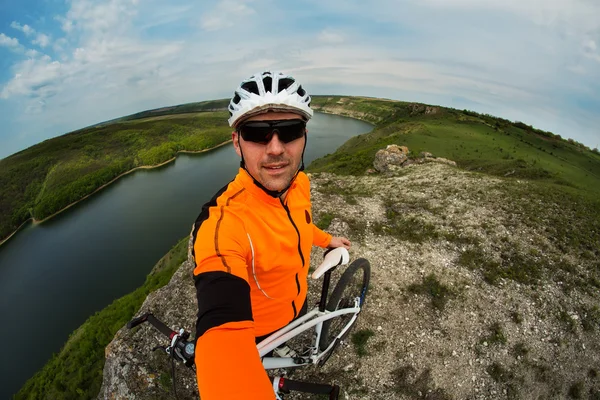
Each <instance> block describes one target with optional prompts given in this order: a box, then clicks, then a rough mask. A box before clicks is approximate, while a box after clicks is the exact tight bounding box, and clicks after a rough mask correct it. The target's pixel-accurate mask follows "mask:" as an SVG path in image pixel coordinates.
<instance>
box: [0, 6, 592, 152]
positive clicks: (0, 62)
mask: <svg viewBox="0 0 600 400" xmlns="http://www.w3.org/2000/svg"><path fill="white" fill-rule="evenodd" d="M265 69H275V70H282V71H284V72H286V73H290V74H292V75H294V76H295V77H296V78H297V79H298V80H299V81H300V82H301V83H302V84H303V86H304V87H305V88H306V89H307V90H308V91H309V93H312V94H348V95H365V96H375V97H386V98H392V99H398V100H405V101H418V102H423V103H428V104H438V105H443V106H449V107H455V108H459V109H463V108H468V109H472V110H475V111H479V112H484V113H489V114H493V115H496V116H501V117H504V118H508V119H511V120H519V121H523V122H526V123H528V124H532V125H534V126H536V127H538V128H541V129H544V130H549V131H552V132H554V133H558V134H560V135H562V136H563V137H568V138H573V139H575V140H577V141H579V142H581V143H584V144H585V145H587V146H589V147H592V148H594V147H597V146H599V145H600V2H599V1H597V0H502V1H497V0H370V1H368V2H367V1H363V0H360V1H359V0H356V1H355V0H328V1H322V0H319V1H317V0H299V1H295V2H287V1H286V2H284V1H276V0H245V1H244V0H219V1H212V2H211V1H202V2H198V1H183V0H175V1H157V0H66V1H65V0H25V1H23V0H21V1H19V2H17V1H12V0H0V123H1V126H2V128H1V129H0V158H1V157H6V156H8V155H10V154H12V153H14V152H16V151H19V150H22V149H24V148H26V147H29V146H31V145H33V144H35V143H38V142H40V141H42V140H45V139H48V138H51V137H54V136H57V135H61V134H63V133H66V132H68V131H71V130H75V129H78V128H81V127H84V126H87V125H91V124H94V123H97V122H101V121H105V120H109V119H112V118H116V117H119V116H122V115H126V114H131V113H134V112H138V111H142V110H145V109H149V108H156V107H161V106H166V105H172V104H181V103H186V102H191V101H201V100H209V99H214V98H223V97H229V96H230V95H231V93H232V92H233V89H235V87H236V86H237V85H238V84H239V82H240V81H241V80H242V79H243V78H246V77H247V76H249V75H251V74H252V73H255V72H259V71H262V70H265Z"/></svg>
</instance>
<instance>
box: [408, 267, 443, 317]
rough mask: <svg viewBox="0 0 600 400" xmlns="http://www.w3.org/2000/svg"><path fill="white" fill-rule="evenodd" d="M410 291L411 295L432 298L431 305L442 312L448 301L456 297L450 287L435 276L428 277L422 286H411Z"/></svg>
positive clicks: (424, 279)
mask: <svg viewBox="0 0 600 400" xmlns="http://www.w3.org/2000/svg"><path fill="white" fill-rule="evenodd" d="M408 290H409V291H410V292H411V293H415V294H424V295H428V296H430V297H431V305H432V306H433V307H434V308H436V309H438V310H440V311H443V310H444V307H445V306H446V303H447V302H448V300H449V299H450V298H451V297H453V296H454V292H453V291H452V290H451V289H450V288H449V287H448V286H446V285H444V284H442V283H440V281H439V280H438V279H437V277H436V276H435V274H429V275H427V276H426V277H425V278H423V282H422V283H420V284H415V283H413V284H411V285H410V286H409V287H408Z"/></svg>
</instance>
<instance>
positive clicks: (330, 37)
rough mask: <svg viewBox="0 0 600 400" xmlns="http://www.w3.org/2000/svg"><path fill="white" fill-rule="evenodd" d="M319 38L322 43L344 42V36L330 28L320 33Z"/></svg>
mask: <svg viewBox="0 0 600 400" xmlns="http://www.w3.org/2000/svg"><path fill="white" fill-rule="evenodd" d="M317 39H318V40H319V41H320V42H322V43H328V44H339V43H343V42H344V37H343V36H342V35H341V34H340V33H337V32H334V31H331V30H329V29H324V30H322V31H321V33H319V35H318V36H317Z"/></svg>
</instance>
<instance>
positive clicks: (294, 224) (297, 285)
mask: <svg viewBox="0 0 600 400" xmlns="http://www.w3.org/2000/svg"><path fill="white" fill-rule="evenodd" d="M279 202H280V203H281V205H282V206H283V209H284V210H285V212H286V213H287V216H288V218H289V219H290V222H291V223H292V226H293V227H294V229H295V230H296V234H297V235H298V254H300V259H301V260H302V268H304V254H302V247H301V246H300V231H299V230H298V227H297V226H296V223H295V222H294V220H293V219H292V214H291V213H290V209H289V208H288V207H287V206H286V205H285V203H284V202H283V200H282V199H281V197H280V198H279ZM296 287H297V288H298V293H296V296H298V295H299V294H300V282H299V281H298V274H297V273H296ZM292 309H293V310H294V317H293V318H292V319H294V318H296V315H298V310H296V304H294V300H292Z"/></svg>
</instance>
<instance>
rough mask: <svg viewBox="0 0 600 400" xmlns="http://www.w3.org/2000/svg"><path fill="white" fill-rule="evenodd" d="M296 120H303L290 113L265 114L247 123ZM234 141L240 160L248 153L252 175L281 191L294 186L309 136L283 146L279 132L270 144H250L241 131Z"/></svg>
mask: <svg viewBox="0 0 600 400" xmlns="http://www.w3.org/2000/svg"><path fill="white" fill-rule="evenodd" d="M292 119H298V120H302V117H300V116H299V115H298V114H294V113H290V112H273V111H269V112H267V113H265V114H260V115H255V116H253V117H250V118H248V119H247V120H245V121H244V123H246V122H250V121H279V120H292ZM232 139H233V146H234V147H235V151H236V153H237V154H238V155H239V156H240V157H241V156H242V153H243V154H244V162H245V164H246V169H248V172H250V174H251V175H252V176H253V177H254V178H255V179H256V180H257V181H259V182H260V183H261V184H262V185H263V186H264V187H266V188H267V189H269V190H274V191H280V190H283V189H285V188H286V187H287V186H288V185H289V184H290V181H291V180H292V178H293V177H294V175H295V174H296V171H297V170H298V168H299V167H300V162H301V159H302V151H303V150H304V141H305V140H306V137H304V136H303V137H301V138H299V139H296V140H294V141H291V142H289V143H283V142H282V141H281V140H279V136H278V135H277V133H275V134H273V137H272V138H271V140H270V141H269V142H268V143H267V144H260V143H254V142H250V141H246V140H244V138H242V137H241V135H239V134H238V132H237V131H234V132H233V133H232ZM240 148H241V150H240Z"/></svg>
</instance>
